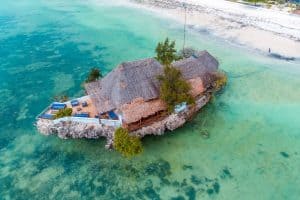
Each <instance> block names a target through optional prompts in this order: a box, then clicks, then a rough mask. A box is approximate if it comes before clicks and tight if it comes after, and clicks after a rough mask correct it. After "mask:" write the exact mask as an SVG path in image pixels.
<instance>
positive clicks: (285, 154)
mask: <svg viewBox="0 0 300 200" xmlns="http://www.w3.org/2000/svg"><path fill="white" fill-rule="evenodd" d="M280 155H282V156H283V157H285V158H288V157H290V155H289V154H288V153H286V152H284V151H282V152H280Z"/></svg>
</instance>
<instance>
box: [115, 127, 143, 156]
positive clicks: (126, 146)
mask: <svg viewBox="0 0 300 200" xmlns="http://www.w3.org/2000/svg"><path fill="white" fill-rule="evenodd" d="M114 148H115V150H116V151H118V152H120V153H121V154H122V155H123V156H125V157H131V156H134V155H137V154H139V153H141V152H142V151H143V147H142V142H141V140H140V138H138V137H134V136H130V135H129V132H128V130H127V129H124V128H118V129H117V130H116V131H115V138H114Z"/></svg>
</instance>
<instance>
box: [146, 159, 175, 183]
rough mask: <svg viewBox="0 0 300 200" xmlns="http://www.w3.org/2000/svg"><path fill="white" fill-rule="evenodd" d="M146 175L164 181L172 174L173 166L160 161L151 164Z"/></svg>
mask: <svg viewBox="0 0 300 200" xmlns="http://www.w3.org/2000/svg"><path fill="white" fill-rule="evenodd" d="M145 173H146V174H147V175H154V176H158V177H160V178H161V179H163V178H165V177H166V176H168V175H170V174H171V166H170V163H168V162H167V161H165V160H159V161H157V162H154V163H151V164H149V165H148V166H147V167H146V169H145Z"/></svg>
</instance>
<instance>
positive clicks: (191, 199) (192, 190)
mask: <svg viewBox="0 0 300 200" xmlns="http://www.w3.org/2000/svg"><path fill="white" fill-rule="evenodd" d="M185 194H186V196H187V197H188V199H189V200H194V199H196V190H195V188H193V187H192V186H189V187H187V188H185Z"/></svg>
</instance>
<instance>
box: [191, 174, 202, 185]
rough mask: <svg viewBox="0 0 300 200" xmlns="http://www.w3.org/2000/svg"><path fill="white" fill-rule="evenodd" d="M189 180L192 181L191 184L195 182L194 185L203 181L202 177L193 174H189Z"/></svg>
mask: <svg viewBox="0 0 300 200" xmlns="http://www.w3.org/2000/svg"><path fill="white" fill-rule="evenodd" d="M191 182H192V183H193V184H195V185H200V184H202V183H203V181H202V179H201V178H199V177H197V176H195V175H192V176H191Z"/></svg>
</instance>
